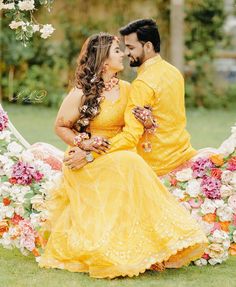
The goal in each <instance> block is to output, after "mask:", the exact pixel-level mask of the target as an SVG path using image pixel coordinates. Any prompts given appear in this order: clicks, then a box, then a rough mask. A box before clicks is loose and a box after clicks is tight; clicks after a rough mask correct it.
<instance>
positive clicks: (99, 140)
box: [93, 137, 103, 147]
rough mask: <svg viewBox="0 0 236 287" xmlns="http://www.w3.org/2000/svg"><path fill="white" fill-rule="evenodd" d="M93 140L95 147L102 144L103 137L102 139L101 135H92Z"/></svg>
mask: <svg viewBox="0 0 236 287" xmlns="http://www.w3.org/2000/svg"><path fill="white" fill-rule="evenodd" d="M93 142H94V144H93V145H94V146H95V147H99V146H101V145H102V143H103V139H102V138H101V137H94V138H93Z"/></svg>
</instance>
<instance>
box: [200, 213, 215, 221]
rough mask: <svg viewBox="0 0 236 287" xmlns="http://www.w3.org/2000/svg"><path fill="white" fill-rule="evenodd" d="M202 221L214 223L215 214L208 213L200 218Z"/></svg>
mask: <svg viewBox="0 0 236 287" xmlns="http://www.w3.org/2000/svg"><path fill="white" fill-rule="evenodd" d="M202 219H203V220H204V221H206V222H208V223H212V222H215V221H216V214H215V213H208V214H206V215H204V216H203V217H202Z"/></svg>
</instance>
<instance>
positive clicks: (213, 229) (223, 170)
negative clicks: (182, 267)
mask: <svg viewBox="0 0 236 287" xmlns="http://www.w3.org/2000/svg"><path fill="white" fill-rule="evenodd" d="M235 147H236V126H234V127H233V128H232V134H231V136H230V138H229V139H227V140H226V141H225V142H224V143H223V144H222V145H221V147H220V148H219V149H218V150H217V153H212V154H205V155H204V153H203V155H201V152H200V153H199V155H198V156H196V158H194V159H193V160H192V161H191V162H189V163H188V165H187V166H185V167H184V168H182V169H180V170H176V171H175V172H172V173H170V174H169V175H168V176H166V177H164V178H163V183H164V184H165V185H166V187H167V188H168V189H169V191H170V192H171V193H172V194H173V195H174V196H175V197H176V198H177V199H178V200H179V201H180V203H181V204H182V205H183V206H184V207H185V208H187V209H188V210H189V212H190V213H191V215H192V216H193V217H194V218H195V219H196V220H197V221H198V223H199V224H200V225H201V226H202V228H203V230H204V231H205V233H206V235H207V237H208V239H209V243H210V244H209V246H208V248H207V249H206V251H205V254H204V255H203V257H202V258H201V259H199V260H197V261H196V262H195V264H196V265H199V266H202V265H206V264H207V263H209V264H211V265H215V264H217V263H222V262H223V261H224V260H226V259H227V258H228V254H229V253H231V254H232V255H236V151H235Z"/></svg>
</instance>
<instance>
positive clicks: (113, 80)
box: [103, 77, 119, 92]
mask: <svg viewBox="0 0 236 287" xmlns="http://www.w3.org/2000/svg"><path fill="white" fill-rule="evenodd" d="M118 83H119V79H118V78H116V77H112V78H111V79H110V81H109V82H106V83H105V82H104V85H105V87H104V88H103V91H107V92H109V91H111V90H112V89H113V88H114V87H116V86H118Z"/></svg>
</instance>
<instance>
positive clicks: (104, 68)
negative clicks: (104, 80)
mask: <svg viewBox="0 0 236 287" xmlns="http://www.w3.org/2000/svg"><path fill="white" fill-rule="evenodd" d="M106 71H107V65H104V66H103V68H102V74H104V73H106Z"/></svg>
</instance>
